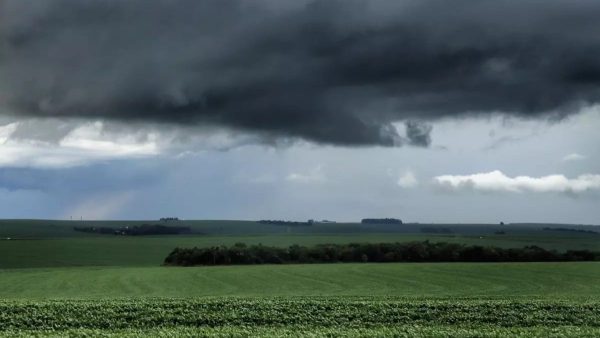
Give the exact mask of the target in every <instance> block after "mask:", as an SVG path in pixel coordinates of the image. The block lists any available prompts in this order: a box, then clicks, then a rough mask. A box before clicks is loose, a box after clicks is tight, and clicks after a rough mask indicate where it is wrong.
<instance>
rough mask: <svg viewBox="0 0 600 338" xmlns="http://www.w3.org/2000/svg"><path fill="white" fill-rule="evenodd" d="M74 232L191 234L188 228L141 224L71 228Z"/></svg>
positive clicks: (129, 234) (130, 234)
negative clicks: (116, 226) (118, 226)
mask: <svg viewBox="0 0 600 338" xmlns="http://www.w3.org/2000/svg"><path fill="white" fill-rule="evenodd" d="M73 230H75V231H81V232H88V233H97V234H112V235H124V236H143V235H178V234H185V233H189V232H191V229H190V227H186V226H177V227H173V226H165V225H158V224H142V225H135V226H123V227H120V228H110V227H73Z"/></svg>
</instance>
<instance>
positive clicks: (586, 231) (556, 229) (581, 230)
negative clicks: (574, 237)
mask: <svg viewBox="0 0 600 338" xmlns="http://www.w3.org/2000/svg"><path fill="white" fill-rule="evenodd" d="M542 230H545V231H567V232H580V233H585V234H592V235H597V234H598V232H597V231H592V230H583V229H572V228H548V227H546V228H543V229H542Z"/></svg>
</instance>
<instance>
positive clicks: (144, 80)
mask: <svg viewBox="0 0 600 338" xmlns="http://www.w3.org/2000/svg"><path fill="white" fill-rule="evenodd" d="M599 11H600V3H598V2H597V1H584V0H577V1H572V2H566V1H533V0H524V1H519V2H515V1H503V0H495V1H486V0H482V1H462V0H457V1H454V2H452V5H449V3H448V2H447V1H439V0H438V1H433V0H418V1H416V0H402V1H394V2H391V1H383V0H373V1H361V0H344V1H341V0H334V1H304V0H302V1H280V0H279V1H275V0H257V1H251V2H250V1H241V0H239V1H236V0H231V1H208V0H201V1H160V0H157V1H152V2H147V1H137V0H126V1H110V0H109V1H99V0H90V1H75V0H51V1H44V2H32V1H18V0H0V218H56V219H70V218H71V217H73V218H74V219H79V218H83V219H156V218H159V217H167V216H177V217H180V218H184V219H289V220H306V219H317V220H320V219H328V220H337V221H358V220H360V219H362V218H367V217H395V218H400V219H402V220H404V221H407V222H423V223H425V222H438V223H444V222H460V223H475V222H486V223H498V222H501V221H502V222H553V223H578V224H600V208H598V205H600V147H599V145H600V134H599V133H598V127H600V58H599V57H598V55H599V53H600V36H598V34H597V31H598V30H599V29H600V22H598V20H597V17H596V15H594V14H595V13H598V12H599Z"/></svg>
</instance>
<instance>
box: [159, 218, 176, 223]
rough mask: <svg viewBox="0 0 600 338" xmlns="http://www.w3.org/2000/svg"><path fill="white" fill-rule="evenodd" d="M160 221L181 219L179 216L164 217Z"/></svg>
mask: <svg viewBox="0 0 600 338" xmlns="http://www.w3.org/2000/svg"><path fill="white" fill-rule="evenodd" d="M160 221H163V222H169V221H179V217H162V218H161V219H160Z"/></svg>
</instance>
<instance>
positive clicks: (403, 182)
mask: <svg viewBox="0 0 600 338" xmlns="http://www.w3.org/2000/svg"><path fill="white" fill-rule="evenodd" d="M396 184H398V186H400V187H401V188H414V187H416V186H417V185H418V184H419V181H418V180H417V178H416V177H415V174H413V172H412V171H410V170H408V171H406V172H405V173H404V174H402V175H401V176H400V177H399V178H398V181H397V182H396Z"/></svg>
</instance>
